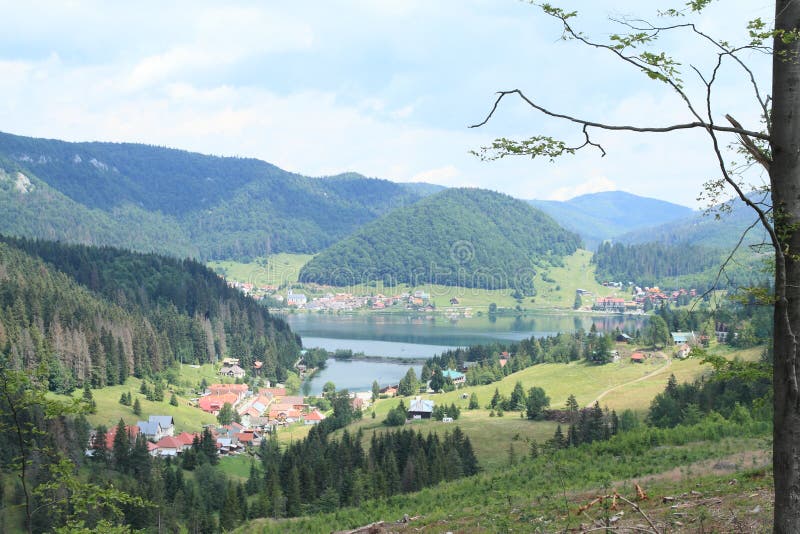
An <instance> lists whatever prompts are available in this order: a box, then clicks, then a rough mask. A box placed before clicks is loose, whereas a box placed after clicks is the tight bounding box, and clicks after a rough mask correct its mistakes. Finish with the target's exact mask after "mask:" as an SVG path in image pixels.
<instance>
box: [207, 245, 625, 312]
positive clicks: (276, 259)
mask: <svg viewBox="0 0 800 534" xmlns="http://www.w3.org/2000/svg"><path fill="white" fill-rule="evenodd" d="M311 258H313V256H311V255H308V254H276V255H274V256H271V257H270V260H269V262H268V263H266V264H265V262H264V259H263V258H257V259H256V260H254V261H253V262H250V263H240V262H235V261H214V262H209V264H208V266H209V267H211V268H212V269H214V270H215V271H217V272H220V273H222V274H223V276H225V277H226V278H228V279H230V280H236V281H239V282H250V283H253V284H255V285H256V286H261V285H276V286H279V287H282V288H286V287H288V286H290V285H294V286H295V287H298V286H299V287H300V288H302V289H303V290H304V291H305V292H306V293H307V294H308V295H309V296H311V297H313V296H321V295H323V294H324V293H327V292H331V293H340V292H344V293H352V294H354V295H374V294H378V293H382V294H385V295H395V294H399V293H405V292H413V291H414V290H417V289H421V290H423V291H425V292H427V293H428V294H430V295H431V302H432V303H433V304H434V305H435V306H436V307H437V309H439V310H444V309H446V308H449V307H451V305H450V299H452V298H457V299H458V300H459V307H461V308H464V307H467V308H473V309H474V310H475V311H485V310H486V309H488V308H489V304H492V303H494V304H496V305H497V306H498V308H509V309H513V308H516V306H517V305H519V306H520V307H521V308H522V309H550V308H561V309H571V308H572V305H573V303H574V301H575V290H576V289H578V288H581V289H585V290H587V291H590V292H591V293H592V294H593V295H595V296H609V295H612V294H616V293H619V290H617V289H615V288H609V287H604V286H603V285H601V284H599V283H597V281H596V280H595V278H594V272H595V270H594V265H593V264H592V263H591V258H592V253H591V252H589V251H588V250H578V251H576V252H575V253H574V254H573V255H571V256H568V257H566V258H564V266H563V267H548V268H544V269H543V268H537V275H536V280H535V282H534V283H535V287H536V289H537V295H536V296H535V297H526V298H525V299H522V301H521V302H518V301H517V300H515V299H514V298H513V297H512V296H511V294H512V293H513V290H512V289H499V290H488V289H472V288H465V287H452V286H443V285H438V284H423V285H420V286H409V285H407V284H399V285H397V286H394V287H385V286H384V285H383V282H370V283H367V284H358V285H355V286H349V287H326V286H322V287H320V286H314V285H308V286H305V285H303V284H298V282H297V277H298V274H299V273H300V269H301V268H302V266H303V265H305V263H307V262H308V261H309V260H310V259H311ZM545 278H547V279H548V280H550V281H548V280H545ZM403 311H405V310H403Z"/></svg>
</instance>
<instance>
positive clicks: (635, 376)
mask: <svg viewBox="0 0 800 534" xmlns="http://www.w3.org/2000/svg"><path fill="white" fill-rule="evenodd" d="M618 348H619V349H620V351H621V353H623V351H624V354H629V353H630V351H631V349H630V348H627V346H624V345H619V346H618ZM722 352H723V353H725V354H726V355H727V356H728V357H730V358H733V357H739V358H741V359H747V360H753V359H757V358H758V355H759V354H760V350H759V349H748V350H746V351H738V352H733V351H728V350H722ZM708 371H709V367H708V366H704V365H702V364H701V362H700V360H697V359H693V358H690V359H686V360H677V359H670V358H667V357H665V356H663V355H660V354H658V355H655V356H651V357H650V358H648V359H647V360H646V361H645V362H644V363H641V364H639V363H632V362H630V361H629V359H627V358H625V357H624V356H623V358H622V359H621V360H620V361H619V362H616V363H609V364H606V365H593V364H589V363H586V362H584V361H579V362H571V363H568V364H561V363H550V364H540V365H534V366H532V367H529V368H527V369H524V370H522V371H519V372H517V373H512V374H511V375H509V376H507V377H505V378H503V380H501V381H499V382H495V383H493V384H489V385H484V386H472V387H466V388H462V389H458V390H456V391H451V392H449V393H442V394H433V395H422V397H423V398H428V399H432V400H433V401H434V402H436V404H445V405H448V406H449V405H450V404H451V403H454V404H455V405H456V406H458V407H459V408H460V409H461V418H460V419H458V420H457V421H455V422H454V423H442V422H438V421H433V420H418V421H412V422H409V423H407V425H409V426H410V427H411V428H414V429H418V430H420V431H421V432H422V433H423V434H427V433H428V432H429V431H433V432H437V433H438V432H446V431H448V430H450V429H452V427H453V426H454V425H458V426H459V427H461V429H462V430H463V431H464V432H465V433H466V434H467V435H468V436H469V437H470V440H471V441H472V445H473V448H474V449H475V454H476V456H477V458H478V461H479V462H480V464H481V467H482V468H484V469H488V470H492V469H496V468H499V467H502V466H503V465H505V464H506V463H507V461H508V457H509V452H510V449H511V448H512V447H513V449H514V451H515V453H516V454H524V453H525V452H526V451H527V450H528V448H529V445H528V443H529V441H530V440H536V441H537V442H538V443H540V444H541V443H543V442H544V441H545V440H547V439H550V438H551V437H552V436H553V432H554V431H555V428H556V424H555V423H552V422H548V421H529V420H527V419H524V418H521V417H520V413H519V412H505V413H504V414H503V416H502V417H498V416H497V415H495V416H491V411H490V410H489V409H487V408H486V407H487V406H488V404H489V402H490V400H491V398H492V396H493V395H494V391H495V389H497V390H498V391H499V392H500V393H501V394H502V395H504V396H506V397H508V396H510V395H511V391H512V390H513V389H514V385H515V384H516V383H517V381H519V382H520V383H522V386H523V388H524V389H525V390H526V391H527V390H528V389H530V388H531V387H533V386H538V387H541V388H543V389H544V390H545V392H546V393H547V395H548V396H549V397H550V406H551V407H553V408H561V407H564V405H565V404H566V401H567V397H569V395H570V394H572V395H575V398H576V399H577V401H578V403H579V404H580V405H581V406H588V405H591V404H593V403H594V401H595V400H597V399H598V398H599V402H600V405H601V406H603V407H608V409H609V410H616V411H617V413H618V414H619V413H621V412H622V411H624V410H626V409H631V410H633V411H634V412H636V413H637V414H638V415H639V417H640V418H644V417H645V416H646V414H647V410H648V408H649V406H650V401H651V400H652V399H653V397H655V396H656V395H657V394H659V393H661V392H662V391H664V388H665V387H666V384H667V380H668V378H669V375H670V374H675V376H676V378H677V379H678V381H679V382H688V381H692V380H694V379H696V378H698V377H699V376H701V375H702V374H703V373H706V372H708ZM473 392H475V393H476V394H477V396H478V402H479V404H480V406H481V409H478V410H467V406H468V405H469V398H468V397H469V395H471V393H473ZM464 395H466V396H467V398H466V399H465V398H462V397H463V396H464ZM411 399H412V397H405V398H403V402H404V403H405V405H406V406H408V405H409V402H410V401H411ZM398 402H399V399H398V398H390V399H379V400H378V401H377V402H376V403H375V405H374V406H373V407H370V408H369V409H367V410H366V411H365V413H364V417H363V419H362V420H361V421H358V422H356V423H354V424H353V425H351V426H350V427H348V431H349V432H351V433H352V432H356V431H358V429H361V430H363V432H364V437H363V441H364V444H365V446H367V445H368V443H369V440H370V438H371V436H372V434H373V433H374V432H384V431H386V430H388V429H389V427H386V426H384V425H383V424H382V421H383V420H384V419H385V418H386V415H387V414H388V412H389V410H390V409H392V408H394V407H395V406H397V404H398ZM373 411H374V412H375V418H374V419H373V418H372V412H373ZM301 431H302V429H301ZM564 431H565V432H566V429H564ZM287 432H288V430H284V431H282V433H279V437H281V439H284V440H285V439H287V436H286V433H287ZM295 432H297V431H295ZM341 432H342V431H339V433H341ZM293 437H294V438H295V439H296V438H297V434H295V435H294V436H293Z"/></svg>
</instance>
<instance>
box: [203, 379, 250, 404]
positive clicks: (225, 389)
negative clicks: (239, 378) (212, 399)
mask: <svg viewBox="0 0 800 534" xmlns="http://www.w3.org/2000/svg"><path fill="white" fill-rule="evenodd" d="M208 390H209V391H210V392H211V394H212V395H226V394H228V393H231V394H233V395H236V402H232V403H231V404H236V403H237V402H239V401H241V400H242V399H243V398H244V397H245V396H246V395H247V390H248V387H247V384H211V385H210V386H208Z"/></svg>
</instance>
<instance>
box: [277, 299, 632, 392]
mask: <svg viewBox="0 0 800 534" xmlns="http://www.w3.org/2000/svg"><path fill="white" fill-rule="evenodd" d="M285 318H286V320H287V322H288V323H289V325H290V326H291V327H292V330H293V331H295V332H297V333H298V334H300V336H301V337H302V339H303V347H305V348H314V347H320V348H324V349H326V350H328V351H331V352H333V351H335V350H337V349H345V350H347V349H349V350H352V351H353V352H363V353H364V354H365V355H367V356H383V357H386V358H430V357H431V356H434V355H436V354H439V353H441V352H443V351H445V350H448V349H451V348H455V347H465V346H468V345H477V344H484V343H491V342H493V341H501V342H512V341H519V340H522V339H525V338H529V337H532V336H536V337H542V336H549V335H553V334H556V333H558V332H573V331H575V330H576V329H577V328H583V329H584V330H586V331H588V330H589V329H590V328H591V326H592V324H594V325H595V327H596V328H597V330H598V331H600V332H610V331H613V330H614V329H615V328H617V327H619V328H620V329H626V328H627V329H633V330H635V329H637V328H641V327H642V325H643V324H644V320H645V319H644V317H638V316H637V317H632V316H621V315H589V314H567V313H562V314H546V313H541V314H535V315H526V316H523V317H488V316H482V317H470V318H460V319H458V320H451V319H449V318H447V317H442V316H438V315H430V316H424V315H411V314H409V315H405V314H380V315H379V314H352V315H333V314H318V313H293V314H287V315H286V316H285ZM408 367H409V364H408V363H402V364H395V363H392V362H385V361H381V362H369V361H360V360H357V361H350V362H343V361H335V360H329V362H328V367H327V368H326V369H324V370H322V371H320V372H319V373H317V375H315V376H314V377H313V378H312V379H311V381H310V386H311V393H312V394H317V393H319V392H320V391H322V386H323V385H324V384H325V382H327V381H331V382H333V383H334V384H336V387H337V388H338V389H344V388H348V389H351V390H354V391H366V390H369V389H370V387H371V386H372V381H373V380H378V383H379V384H380V385H381V386H382V387H383V386H386V385H389V384H396V383H397V382H398V381H399V380H400V378H402V377H403V375H405V373H406V372H407V371H408ZM415 368H416V371H417V372H418V373H419V370H420V368H421V366H419V365H417V366H415Z"/></svg>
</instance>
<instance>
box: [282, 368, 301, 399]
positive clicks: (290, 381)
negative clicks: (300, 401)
mask: <svg viewBox="0 0 800 534" xmlns="http://www.w3.org/2000/svg"><path fill="white" fill-rule="evenodd" d="M285 386H286V392H287V393H290V394H292V395H297V393H298V392H299V391H300V377H299V376H297V375H296V374H294V373H289V376H288V377H286V383H285Z"/></svg>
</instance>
